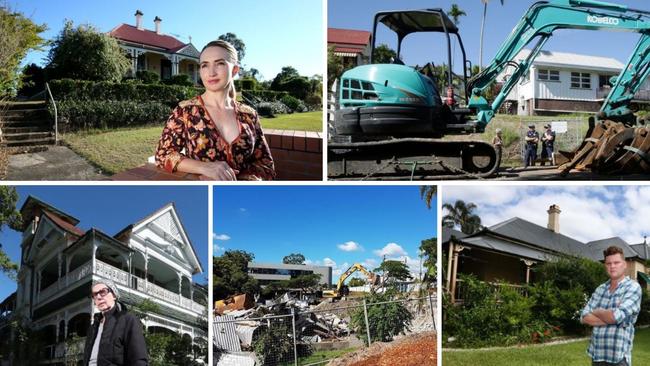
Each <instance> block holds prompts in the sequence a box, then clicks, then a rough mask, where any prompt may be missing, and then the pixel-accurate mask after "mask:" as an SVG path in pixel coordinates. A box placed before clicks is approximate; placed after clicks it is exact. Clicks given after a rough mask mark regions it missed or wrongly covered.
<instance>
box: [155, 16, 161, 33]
mask: <svg viewBox="0 0 650 366" xmlns="http://www.w3.org/2000/svg"><path fill="white" fill-rule="evenodd" d="M153 22H154V23H156V34H160V23H161V22H162V19H160V18H159V17H158V16H157V15H156V19H154V20H153Z"/></svg>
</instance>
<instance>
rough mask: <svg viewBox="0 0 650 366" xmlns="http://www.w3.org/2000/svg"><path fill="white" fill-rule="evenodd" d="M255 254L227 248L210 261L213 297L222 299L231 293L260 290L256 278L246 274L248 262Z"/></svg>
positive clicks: (257, 291) (247, 292) (251, 293)
mask: <svg viewBox="0 0 650 366" xmlns="http://www.w3.org/2000/svg"><path fill="white" fill-rule="evenodd" d="M254 258H255V256H254V255H253V254H251V253H248V252H245V251H243V250H227V251H226V252H225V253H224V254H223V255H222V256H220V257H214V261H213V262H212V273H213V277H212V278H213V288H214V292H213V294H214V299H215V300H222V299H225V298H227V297H229V296H231V295H236V294H241V293H246V294H249V295H254V294H256V293H259V292H260V287H259V284H258V282H257V280H256V279H254V278H252V277H250V276H249V275H248V262H252V261H253V259H254Z"/></svg>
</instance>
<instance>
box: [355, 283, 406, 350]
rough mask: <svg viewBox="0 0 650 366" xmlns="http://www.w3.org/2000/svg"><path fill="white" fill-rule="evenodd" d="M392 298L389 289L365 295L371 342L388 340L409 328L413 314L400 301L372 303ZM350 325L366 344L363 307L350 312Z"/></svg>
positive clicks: (366, 336)
mask: <svg viewBox="0 0 650 366" xmlns="http://www.w3.org/2000/svg"><path fill="white" fill-rule="evenodd" d="M390 300H392V293H391V292H390V291H388V292H385V293H382V294H379V293H373V294H370V295H368V296H366V302H367V303H368V304H370V305H368V326H369V329H370V339H371V341H372V342H376V341H379V342H388V341H392V340H393V337H395V336H396V335H398V334H400V333H403V332H404V331H405V330H408V329H409V325H410V324H411V321H412V320H413V315H412V314H411V312H410V311H409V310H408V309H407V308H406V306H404V303H401V302H391V303H384V304H380V305H372V304H373V303H378V302H386V301H390ZM351 319H352V321H351V323H350V324H351V325H352V327H353V328H354V330H355V331H356V332H357V334H358V335H359V338H361V339H363V341H364V342H365V343H366V345H368V344H367V343H368V335H367V334H368V333H367V331H366V322H365V315H364V311H363V307H360V308H357V309H355V310H354V311H353V312H352V315H351Z"/></svg>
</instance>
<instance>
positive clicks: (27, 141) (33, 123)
mask: <svg viewBox="0 0 650 366" xmlns="http://www.w3.org/2000/svg"><path fill="white" fill-rule="evenodd" d="M0 110H2V111H4V112H0V129H1V130H2V142H1V143H0V145H2V146H6V147H22V146H42V145H54V143H55V139H54V132H53V131H52V127H51V123H50V116H49V114H48V112H47V107H46V105H45V102H12V103H8V104H3V105H0Z"/></svg>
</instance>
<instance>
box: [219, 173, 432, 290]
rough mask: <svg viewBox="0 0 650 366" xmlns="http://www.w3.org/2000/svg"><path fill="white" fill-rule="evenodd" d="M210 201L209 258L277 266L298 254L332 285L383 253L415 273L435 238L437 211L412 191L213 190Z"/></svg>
mask: <svg viewBox="0 0 650 366" xmlns="http://www.w3.org/2000/svg"><path fill="white" fill-rule="evenodd" d="M213 199H214V214H213V215H214V216H213V217H214V226H213V227H214V236H213V239H214V240H213V243H214V254H215V255H217V256H218V255H221V254H223V252H224V250H228V249H242V250H246V251H248V252H251V253H253V254H254V255H255V260H256V261H259V262H272V263H281V262H282V258H283V257H284V256H286V255H288V254H290V253H296V252H299V253H302V254H303V255H304V256H305V257H306V258H307V260H308V262H309V263H315V264H320V265H331V266H332V267H333V274H334V276H333V277H334V279H335V280H336V279H338V276H339V275H340V273H341V271H345V270H346V269H347V268H348V267H349V266H350V265H352V264H354V263H356V262H359V263H363V264H364V265H366V266H367V267H368V268H369V269H370V270H372V269H374V268H376V267H377V266H378V265H379V264H380V263H381V261H382V257H383V254H387V258H390V259H399V260H404V259H405V258H406V260H407V262H408V264H409V266H410V267H411V270H412V271H413V272H414V273H417V272H418V271H419V269H418V268H419V258H418V247H419V246H420V242H421V241H422V240H423V239H428V238H432V237H435V236H436V227H437V226H436V212H435V211H436V210H435V205H433V207H434V208H432V209H430V210H429V209H427V207H426V205H425V204H424V201H422V199H421V198H420V192H419V187H417V186H325V187H324V186H266V187H262V186H247V187H236V186H226V187H223V186H217V187H214V195H213ZM434 203H435V202H434ZM344 249H347V251H346V250H344Z"/></svg>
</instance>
